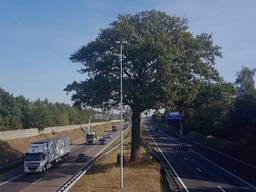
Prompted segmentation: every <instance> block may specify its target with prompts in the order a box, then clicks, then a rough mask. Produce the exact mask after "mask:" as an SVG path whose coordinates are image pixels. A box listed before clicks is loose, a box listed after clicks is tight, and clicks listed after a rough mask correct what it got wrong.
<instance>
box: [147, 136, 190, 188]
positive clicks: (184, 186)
mask: <svg viewBox="0 0 256 192" xmlns="http://www.w3.org/2000/svg"><path fill="white" fill-rule="evenodd" d="M150 137H151V138H152V139H153V142H154V143H155V145H156V147H157V148H158V150H159V152H160V153H161V154H162V155H163V157H164V159H165V161H166V162H167V164H168V165H169V167H170V168H171V170H172V171H173V173H174V174H175V175H176V177H177V178H178V180H179V182H180V183H181V185H182V186H183V188H184V189H185V191H186V192H189V190H188V188H187V187H186V185H185V184H184V183H183V181H182V180H181V178H180V177H179V175H178V173H177V172H176V171H175V170H174V168H173V167H172V165H171V164H170V162H169V161H168V159H167V158H166V156H165V155H164V153H163V152H162V150H161V149H160V148H159V147H158V145H157V143H156V142H155V140H154V138H153V137H152V136H151V135H150Z"/></svg>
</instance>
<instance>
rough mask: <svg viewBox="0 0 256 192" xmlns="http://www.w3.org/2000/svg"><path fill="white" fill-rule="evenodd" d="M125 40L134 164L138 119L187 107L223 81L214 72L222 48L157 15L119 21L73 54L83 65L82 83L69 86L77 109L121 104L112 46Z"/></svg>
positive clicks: (182, 21) (170, 18)
mask: <svg viewBox="0 0 256 192" xmlns="http://www.w3.org/2000/svg"><path fill="white" fill-rule="evenodd" d="M120 40H126V41H127V42H128V44H127V45H125V46H124V51H123V54H124V59H123V71H122V72H123V95H124V104H125V105H128V106H129V107H130V108H131V110H132V112H133V118H132V120H133V125H132V154H131V159H132V160H135V159H136V150H137V149H138V141H139V137H140V136H139V125H140V113H141V112H143V111H145V110H147V109H152V108H160V107H164V106H168V105H174V104H175V103H179V104H180V106H186V105H188V104H189V103H191V101H192V100H193V99H195V96H196V94H197V91H198V90H199V86H198V85H199V84H200V83H202V82H209V81H212V82H215V81H221V78H220V77H219V75H218V72H217V71H216V69H215V68H214V65H215V58H216V57H221V52H220V47H219V46H217V45H214V43H213V40H212V36H211V35H209V34H206V33H202V34H199V35H197V36H194V35H193V34H192V33H190V32H189V31H188V25H187V20H186V19H182V18H179V17H175V16H170V15H167V14H166V13H164V12H160V11H154V10H152V11H143V12H139V13H137V14H134V15H120V16H119V17H118V18H117V19H116V20H115V21H114V22H112V23H111V24H110V26H109V27H108V28H106V29H103V30H101V32H100V33H99V35H98V36H97V38H96V39H95V40H93V41H91V42H89V43H88V44H86V45H83V46H82V47H81V48H80V49H79V50H78V51H76V52H75V53H73V54H72V55H71V57H70V60H71V61H72V62H75V63H80V64H82V68H81V69H80V73H82V74H85V76H84V77H85V79H84V80H83V81H81V82H76V81H75V82H73V83H72V84H70V85H68V86H67V87H66V89H65V90H66V91H67V92H68V93H69V92H73V95H72V100H73V101H74V104H75V105H80V106H92V107H97V108H113V107H117V106H118V104H119V102H120V101H119V97H120V92H119V89H120V75H119V74H120V63H119V59H118V56H119V55H118V53H119V47H118V45H116V43H115V42H116V41H120Z"/></svg>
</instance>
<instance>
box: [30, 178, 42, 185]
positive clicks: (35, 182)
mask: <svg viewBox="0 0 256 192" xmlns="http://www.w3.org/2000/svg"><path fill="white" fill-rule="evenodd" d="M42 179H43V178H40V179H37V180H36V181H34V182H33V183H32V184H33V185H34V184H37V183H38V182H40V181H41V180H42Z"/></svg>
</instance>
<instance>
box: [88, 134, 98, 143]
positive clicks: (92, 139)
mask: <svg viewBox="0 0 256 192" xmlns="http://www.w3.org/2000/svg"><path fill="white" fill-rule="evenodd" d="M86 143H87V144H96V143H97V136H96V132H89V133H87V134H86Z"/></svg>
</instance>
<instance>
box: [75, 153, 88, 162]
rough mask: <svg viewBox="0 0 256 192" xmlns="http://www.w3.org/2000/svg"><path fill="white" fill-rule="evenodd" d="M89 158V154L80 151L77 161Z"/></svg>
mask: <svg viewBox="0 0 256 192" xmlns="http://www.w3.org/2000/svg"><path fill="white" fill-rule="evenodd" d="M87 159H88V156H87V155H85V154H84V153H80V154H79V155H78V156H77V158H76V162H85V161H86V160H87Z"/></svg>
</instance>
